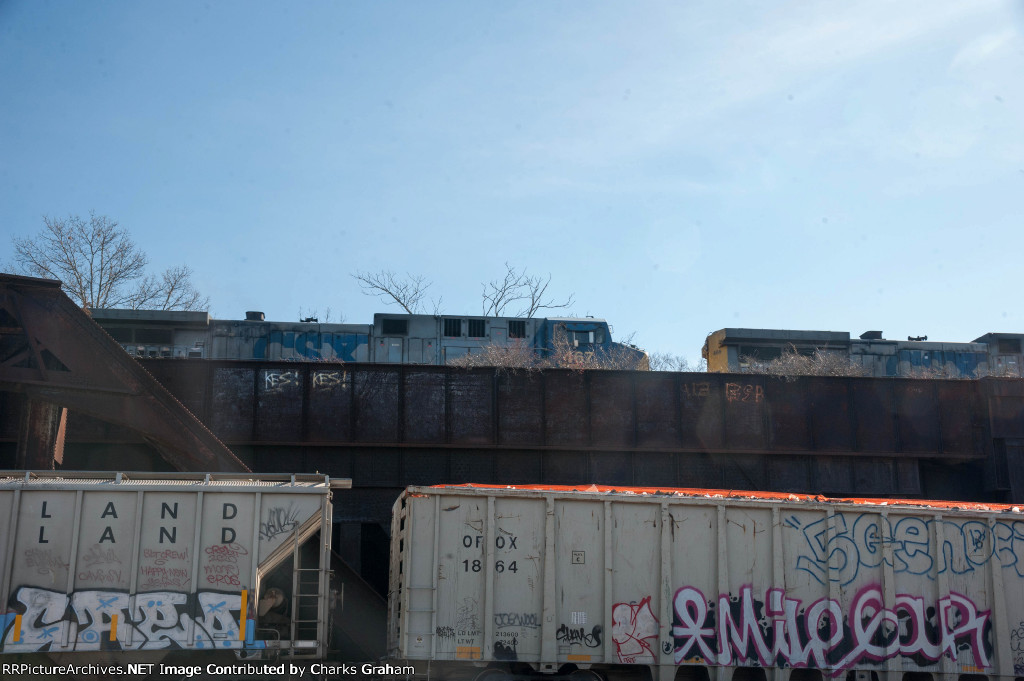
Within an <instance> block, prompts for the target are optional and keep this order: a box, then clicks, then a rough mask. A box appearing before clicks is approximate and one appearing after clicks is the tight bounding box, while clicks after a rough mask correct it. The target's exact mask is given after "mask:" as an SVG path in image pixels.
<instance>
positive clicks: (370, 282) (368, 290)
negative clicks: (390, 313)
mask: <svg viewBox="0 0 1024 681" xmlns="http://www.w3.org/2000/svg"><path fill="white" fill-rule="evenodd" d="M352 278H353V279H355V280H356V281H358V282H359V286H361V287H362V289H363V293H365V294H366V295H368V296H376V297H378V298H380V299H381V300H383V301H385V302H386V303H397V304H398V305H399V306H401V307H402V309H403V310H405V311H406V312H408V313H409V314H416V313H417V312H419V311H420V310H421V308H422V303H423V296H424V294H425V293H426V291H427V289H428V288H430V282H429V281H428V280H427V278H426V277H424V276H423V275H415V276H414V275H412V274H408V273H406V275H405V277H400V276H397V275H395V273H394V272H391V271H389V270H381V271H380V272H356V273H355V274H353V275H352Z"/></svg>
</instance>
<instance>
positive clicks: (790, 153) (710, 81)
mask: <svg viewBox="0 0 1024 681" xmlns="http://www.w3.org/2000/svg"><path fill="white" fill-rule="evenodd" d="M1022 85H1024V2H1018V1H1014V2H1010V1H988V0H971V1H970V2H965V1H963V0H955V1H947V0H928V1H917V0H906V1H903V2H899V3H892V2H883V1H879V2H809V1H807V0H801V1H799V2H743V1H737V2H729V3H723V2H711V1H706V2H705V1H703V0H700V1H689V2H656V1H643V0H639V1H636V2H579V1H575V2H574V1H566V2H511V1H510V2H478V1H475V0H474V1H466V2H436V1H433V2H411V1H410V2H369V1H367V2H340V1H339V2H301V3H297V2H296V3H291V2H289V3H286V2H214V1H212V0H211V1H209V2H189V1H183V0H177V1H175V2H127V1H122V2H74V1H71V0H68V1H65V2H56V1H46V0H21V1H19V0H0V234H2V236H3V237H4V238H3V239H2V240H0V261H2V262H4V263H9V262H10V255H11V250H12V248H11V244H10V239H9V236H10V235H22V236H27V235H30V234H33V233H35V232H37V231H38V230H39V229H40V227H41V226H42V216H43V215H51V216H64V215H68V214H73V213H74V214H81V215H86V214H88V212H89V211H90V210H95V211H96V212H97V213H101V214H106V215H108V216H110V217H112V218H114V219H116V220H118V221H119V222H120V223H121V225H122V226H124V227H126V228H128V229H129V230H130V231H131V233H132V234H133V236H134V238H135V240H136V242H137V243H138V245H139V246H140V247H141V248H142V249H144V250H145V251H146V252H147V253H148V254H149V255H150V258H151V260H152V266H153V269H154V270H160V269H163V268H164V267H167V266H170V265H174V264H178V263H181V262H187V263H189V264H190V265H191V267H192V268H193V270H194V272H195V275H194V280H195V283H196V285H197V286H198V287H199V288H200V290H201V291H202V292H203V293H205V294H207V295H209V297H210V301H211V311H212V312H213V314H214V315H215V316H216V317H220V318H239V317H241V316H242V315H243V314H244V312H245V311H246V310H254V309H257V310H263V311H265V312H266V313H267V317H268V318H269V319H277V320H295V319H297V318H298V314H299V311H300V309H301V310H302V311H303V312H306V313H308V312H310V311H313V310H316V311H318V312H319V314H320V315H321V317H323V315H324V312H325V311H326V309H327V308H330V310H331V311H332V317H333V318H334V319H337V318H338V317H339V315H343V316H344V320H345V321H347V322H353V323H364V322H369V321H371V319H372V316H373V313H374V312H380V311H386V310H388V309H393V308H387V307H385V306H384V305H383V303H381V302H380V301H378V300H376V299H374V298H370V297H367V296H364V295H363V294H362V293H361V291H360V289H359V287H358V285H357V284H356V282H355V281H354V280H353V279H352V278H351V276H350V274H351V273H353V272H355V271H357V270H380V269H384V268H387V269H391V270H393V271H395V272H411V273H414V274H423V275H426V276H427V277H429V278H430V279H431V280H432V281H433V285H432V287H431V288H430V290H429V294H430V295H432V296H433V297H435V298H436V297H438V296H441V297H442V298H443V301H442V309H443V310H444V311H445V312H449V313H464V314H473V313H478V312H479V311H480V288H481V282H484V281H487V280H490V279H493V278H495V277H498V276H500V275H501V274H502V273H503V271H504V263H505V262H509V263H511V264H513V265H515V266H518V267H527V268H528V269H529V271H530V272H532V273H535V274H543V275H546V274H547V273H551V275H552V283H551V289H550V290H551V291H552V292H553V293H554V294H555V295H556V296H559V295H560V296H565V295H567V294H569V293H575V297H576V304H575V306H574V307H573V312H575V313H577V314H581V315H583V314H591V315H595V316H600V317H605V318H607V319H608V320H609V321H610V322H611V323H612V324H613V325H614V327H615V332H616V334H615V335H616V337H622V336H624V335H627V334H629V333H632V332H635V341H636V342H637V343H639V344H640V345H641V346H643V347H645V348H647V349H648V350H651V351H662V352H672V353H676V354H680V355H684V356H686V357H687V358H689V359H690V360H691V361H696V360H697V359H699V353H700V347H701V345H702V343H703V341H704V337H705V336H706V334H707V333H709V332H711V331H713V330H715V329H719V328H722V327H726V326H744V327H758V328H760V327H766V328H796V329H822V330H840V331H850V332H852V333H853V334H854V335H859V334H860V333H861V332H862V331H865V330H868V329H881V330H883V331H884V332H885V333H886V337H888V338H902V337H905V336H907V335H915V336H916V335H924V334H926V335H928V336H929V338H930V339H932V340H949V341H964V340H971V339H973V338H975V337H977V336H980V335H982V334H983V333H986V332H989V331H1016V332H1024V311H1022V309H1021V294H1020V292H1019V290H1020V285H1019V275H1018V272H1019V271H1020V267H1019V264H1018V263H1019V261H1020V253H1021V252H1022V251H1024V229H1022V227H1024V225H1022V214H1024V212H1022V207H1024V89H1022Z"/></svg>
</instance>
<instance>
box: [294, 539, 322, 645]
mask: <svg viewBox="0 0 1024 681" xmlns="http://www.w3.org/2000/svg"><path fill="white" fill-rule="evenodd" d="M299 547H300V544H299V536H298V532H296V533H295V534H294V535H293V548H292V603H291V609H292V614H291V646H290V647H289V657H291V658H294V659H304V658H308V659H313V658H317V657H319V655H318V653H317V649H316V648H315V647H314V648H296V647H295V642H296V641H317V642H318V644H319V645H321V646H323V647H324V648H325V649H326V646H327V640H326V639H327V636H328V632H327V626H326V623H327V617H328V614H327V612H326V609H322V608H321V607H320V603H321V602H322V597H323V593H324V591H323V590H324V589H325V588H328V587H329V584H330V581H329V576H328V574H327V573H328V572H329V570H330V567H329V566H324V565H321V566H319V567H313V568H304V567H302V554H301V551H300V550H299ZM321 632H322V634H321Z"/></svg>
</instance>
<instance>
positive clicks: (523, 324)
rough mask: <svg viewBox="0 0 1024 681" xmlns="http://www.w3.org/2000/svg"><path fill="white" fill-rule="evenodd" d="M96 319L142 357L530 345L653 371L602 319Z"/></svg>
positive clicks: (442, 352)
mask: <svg viewBox="0 0 1024 681" xmlns="http://www.w3.org/2000/svg"><path fill="white" fill-rule="evenodd" d="M91 314H92V318H93V320H94V321H96V322H97V323H98V324H99V325H100V326H101V327H103V328H104V329H105V330H106V331H107V333H109V334H110V335H111V336H112V337H113V338H114V340H116V341H117V342H119V343H120V344H121V346H122V347H124V348H125V350H127V351H128V353H129V354H131V355H135V356H138V357H172V358H173V357H177V358H198V359H245V360H307V361H342V362H371V363H382V364H447V363H450V362H451V361H452V360H454V359H456V358H458V357H462V356H465V355H471V354H475V353H479V352H483V351H484V350H485V349H486V348H488V347H493V346H512V345H516V344H518V345H523V346H525V347H527V348H530V349H531V350H533V351H534V352H536V353H537V354H539V355H544V354H545V353H548V352H551V351H552V350H553V349H554V348H555V347H556V346H557V345H559V344H562V345H564V346H567V347H569V348H571V349H572V350H573V351H575V352H579V353H595V354H602V353H618V354H620V355H627V356H630V357H634V358H635V359H636V364H637V365H638V366H644V365H646V362H644V361H643V360H645V359H646V354H645V353H644V352H643V351H642V350H639V349H637V348H635V347H633V346H629V345H624V344H622V343H616V342H614V341H613V340H612V329H611V327H610V326H609V324H608V322H607V321H605V320H604V319H597V318H594V317H545V318H523V317H483V316H472V315H426V314H391V313H378V314H375V315H374V316H373V323H372V324H331V323H320V322H319V321H317V320H315V319H308V320H305V321H302V322H272V321H266V319H265V318H264V314H263V313H262V312H247V313H246V318H245V319H241V320H227V319H213V318H212V317H211V316H210V315H209V313H207V312H180V311H162V310H92V311H91Z"/></svg>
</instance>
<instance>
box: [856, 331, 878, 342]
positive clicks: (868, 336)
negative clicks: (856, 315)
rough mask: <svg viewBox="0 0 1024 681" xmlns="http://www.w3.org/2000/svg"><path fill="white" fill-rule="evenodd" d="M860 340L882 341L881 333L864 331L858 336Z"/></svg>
mask: <svg viewBox="0 0 1024 681" xmlns="http://www.w3.org/2000/svg"><path fill="white" fill-rule="evenodd" d="M860 339H861V340H883V339H882V332H881V331H865V332H864V333H862V334H861V335H860Z"/></svg>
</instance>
